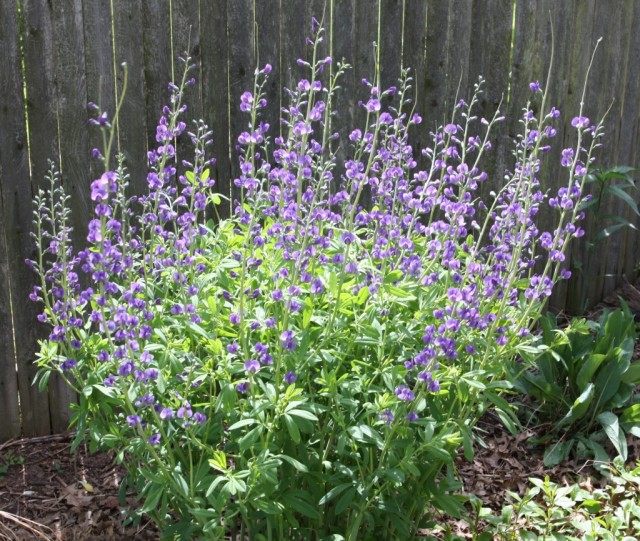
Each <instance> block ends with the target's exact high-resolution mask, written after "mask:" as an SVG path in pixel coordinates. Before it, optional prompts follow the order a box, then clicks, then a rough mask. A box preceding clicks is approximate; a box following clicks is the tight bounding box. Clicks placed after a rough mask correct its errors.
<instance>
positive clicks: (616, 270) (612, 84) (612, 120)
mask: <svg viewBox="0 0 640 541" xmlns="http://www.w3.org/2000/svg"><path fill="white" fill-rule="evenodd" d="M612 8H613V9H612ZM632 13H633V5H632V3H631V2H628V1H626V0H614V1H613V2H609V3H605V4H603V3H602V2H600V3H596V6H595V12H594V16H593V29H592V31H591V33H590V35H585V36H584V37H583V39H584V48H585V49H587V50H589V51H591V50H593V48H594V46H595V42H596V40H597V39H598V38H599V37H602V38H603V41H602V43H601V48H600V49H599V50H598V52H597V53H596V56H595V58H594V67H593V69H592V73H591V75H590V77H589V85H588V90H587V100H586V101H587V104H588V106H589V107H590V109H588V110H587V112H588V113H589V114H588V115H587V116H589V118H591V119H592V122H597V120H598V119H599V118H600V117H601V116H602V115H603V114H604V113H605V111H606V110H607V109H608V108H609V107H611V110H610V111H609V114H608V115H607V117H606V119H605V127H604V129H605V137H604V139H603V144H604V146H603V148H601V149H599V152H598V162H599V163H600V164H601V165H602V166H604V167H607V168H609V167H613V166H616V165H622V164H621V163H620V150H621V148H620V141H619V140H620V135H621V129H622V126H621V116H620V115H621V112H622V105H623V102H624V101H625V81H626V78H627V77H629V75H630V74H629V71H628V70H629V67H628V66H626V65H625V57H626V51H627V50H628V49H629V41H630V37H631V34H632V33H633V32H637V22H635V21H634V22H632V21H631V15H632ZM630 22H631V23H632V25H630V24H629V23H630ZM631 70H632V72H633V71H635V70H637V59H636V62H635V66H634V67H631ZM604 88H607V91H606V92H604V91H603V89H604ZM636 200H638V198H637V197H636ZM603 211H604V213H605V214H608V215H613V216H625V214H626V206H625V205H624V203H622V202H621V201H619V200H617V199H614V198H611V199H610V200H609V201H608V202H607V205H606V206H605V207H604V209H603ZM594 233H595V234H597V233H598V232H597V231H594ZM624 240H625V239H624V231H619V232H618V233H616V234H614V235H612V236H611V237H610V238H609V239H608V240H607V241H605V242H606V243H605V244H602V245H601V246H599V247H598V248H604V247H606V249H607V250H608V251H609V253H610V254H611V255H610V256H609V257H606V258H602V257H600V258H599V260H600V261H604V265H603V266H602V267H601V269H602V271H601V273H600V274H601V288H602V289H601V290H598V289H597V290H596V291H595V292H594V293H593V298H597V299H600V298H603V297H606V296H607V295H609V294H610V293H611V292H612V291H613V290H614V289H615V288H616V287H617V286H619V285H620V282H621V276H622V273H623V272H624V264H623V263H621V261H620V255H621V253H623V247H624ZM598 248H596V250H594V252H598Z"/></svg>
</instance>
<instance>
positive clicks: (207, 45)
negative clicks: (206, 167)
mask: <svg viewBox="0 0 640 541" xmlns="http://www.w3.org/2000/svg"><path fill="white" fill-rule="evenodd" d="M200 21H201V25H202V27H203V28H206V29H207V31H206V32H203V33H202V36H201V40H200V47H201V61H202V107H203V118H204V120H205V122H206V123H207V124H208V125H209V126H210V127H211V129H212V130H213V147H212V151H213V154H214V156H215V158H216V166H215V178H216V181H217V188H218V191H219V192H220V193H221V194H224V195H225V196H227V197H229V196H230V193H231V190H230V186H231V184H230V177H231V163H230V160H229V130H230V127H229V64H228V49H229V41H228V34H227V3H226V2H215V3H214V2H209V1H207V0H201V2H200ZM229 208H230V207H229V203H227V202H226V201H225V202H223V203H222V204H221V205H220V206H219V207H218V213H219V214H220V216H221V217H222V218H225V217H228V216H229Z"/></svg>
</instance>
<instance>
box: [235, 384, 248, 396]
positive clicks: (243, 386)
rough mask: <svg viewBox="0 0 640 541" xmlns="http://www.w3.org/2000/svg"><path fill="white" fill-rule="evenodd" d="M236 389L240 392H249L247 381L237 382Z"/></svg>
mask: <svg viewBox="0 0 640 541" xmlns="http://www.w3.org/2000/svg"><path fill="white" fill-rule="evenodd" d="M236 391H238V392H239V393H241V394H247V393H248V392H249V382H248V381H241V382H240V383H238V384H237V385H236Z"/></svg>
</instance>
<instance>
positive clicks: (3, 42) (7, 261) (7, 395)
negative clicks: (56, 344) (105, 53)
mask: <svg viewBox="0 0 640 541" xmlns="http://www.w3.org/2000/svg"><path fill="white" fill-rule="evenodd" d="M0 23H1V24H0V49H1V50H2V55H0V95H1V96H2V103H1V105H0V126H2V128H1V129H0V415H2V422H0V441H2V440H5V439H8V438H12V437H15V436H18V435H19V434H20V411H19V402H18V379H17V377H18V375H17V373H16V356H15V355H16V351H15V349H14V335H13V321H12V316H11V298H10V297H11V295H12V294H13V295H14V296H15V301H19V304H20V305H22V304H23V303H24V302H25V301H26V296H25V297H23V298H20V296H21V295H26V294H27V292H26V291H25V289H24V285H25V283H24V282H25V281H24V280H19V278H18V277H19V275H16V273H21V274H22V275H25V274H27V273H28V271H27V269H26V267H25V266H24V251H23V250H22V249H21V248H22V247H21V246H20V244H19V243H16V240H24V241H26V242H27V243H28V242H29V241H30V239H29V235H28V230H29V227H28V224H29V222H28V220H29V216H25V215H24V214H23V213H21V212H20V211H24V210H25V208H24V207H25V205H24V203H25V201H24V198H25V196H28V195H30V194H28V193H26V192H25V190H24V188H23V186H24V185H26V186H27V187H28V186H29V163H28V154H27V134H26V129H25V123H24V111H23V99H22V78H21V77H20V52H19V47H18V24H17V23H18V22H17V6H16V3H15V1H9V2H2V3H0ZM27 200H28V199H27ZM18 202H19V203H20V206H19V208H18V205H16V203H18ZM16 211H17V212H16ZM25 221H26V223H25ZM21 222H22V223H21ZM24 233H27V234H26V239H25V238H24ZM30 313H31V314H32V315H33V311H32V310H31V311H30ZM20 323H24V321H23V320H21V321H20ZM19 330H20V331H22V330H25V329H19ZM20 345H21V346H22V344H20ZM21 351H22V350H21ZM24 360H25V359H24V357H21V362H22V361H24ZM26 368H27V367H25V366H21V369H26ZM23 386H24V382H23ZM21 390H23V391H25V397H27V396H28V397H29V398H32V397H33V394H32V393H29V392H26V391H28V390H27V389H24V388H23V389H21ZM45 405H46V402H45ZM32 421H34V419H32V418H30V419H29V423H30V424H31V423H32ZM25 428H26V427H25ZM29 428H30V429H31V430H34V429H36V428H41V427H35V426H33V425H32V426H30V427H29ZM42 428H45V427H42Z"/></svg>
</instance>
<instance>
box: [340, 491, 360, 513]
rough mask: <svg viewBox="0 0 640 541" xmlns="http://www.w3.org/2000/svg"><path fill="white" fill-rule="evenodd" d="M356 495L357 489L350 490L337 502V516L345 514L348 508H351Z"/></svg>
mask: <svg viewBox="0 0 640 541" xmlns="http://www.w3.org/2000/svg"><path fill="white" fill-rule="evenodd" d="M355 495H356V489H355V487H353V486H352V487H351V488H349V489H348V490H347V491H346V492H345V493H344V494H343V495H342V496H341V497H340V499H339V500H338V501H337V502H336V508H335V513H336V515H340V514H341V513H343V512H344V511H345V510H346V509H347V508H348V507H350V506H351V502H353V497H354V496H355Z"/></svg>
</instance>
